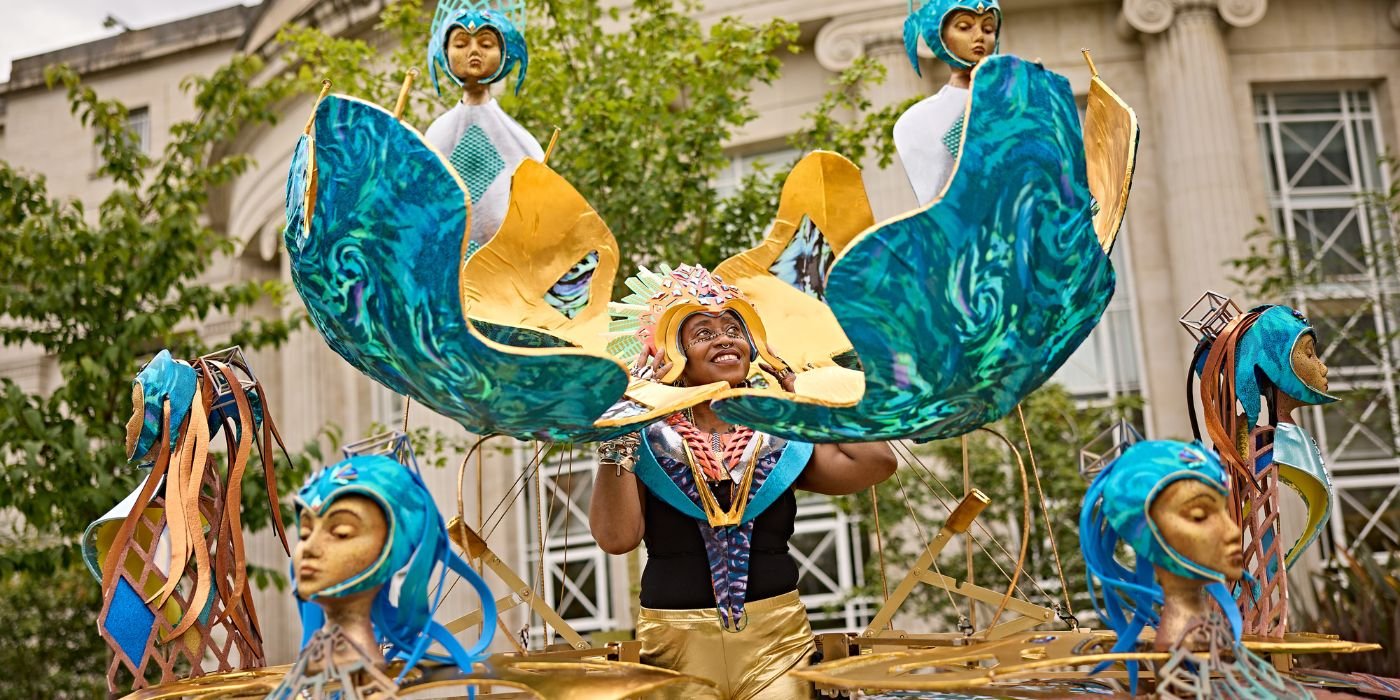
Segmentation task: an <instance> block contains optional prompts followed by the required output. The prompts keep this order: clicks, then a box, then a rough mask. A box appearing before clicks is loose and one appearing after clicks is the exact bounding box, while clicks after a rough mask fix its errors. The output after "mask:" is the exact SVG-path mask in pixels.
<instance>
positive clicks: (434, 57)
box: [428, 0, 530, 95]
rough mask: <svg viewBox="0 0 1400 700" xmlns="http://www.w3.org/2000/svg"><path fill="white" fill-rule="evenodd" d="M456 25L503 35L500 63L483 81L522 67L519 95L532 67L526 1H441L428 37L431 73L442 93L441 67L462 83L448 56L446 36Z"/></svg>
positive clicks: (501, 76)
mask: <svg viewBox="0 0 1400 700" xmlns="http://www.w3.org/2000/svg"><path fill="white" fill-rule="evenodd" d="M457 27H461V28H462V29H463V30H465V31H467V32H470V33H473V34H475V33H476V32H479V31H481V30H482V29H492V30H495V32H496V33H497V34H500V36H501V66H500V68H498V69H497V70H496V73H495V74H494V75H492V76H490V77H488V78H487V79H486V80H484V81H483V82H485V83H488V84H489V83H494V82H497V81H499V80H502V79H504V78H505V77H506V76H507V75H509V74H510V72H511V71H512V70H514V69H515V67H516V66H520V75H519V76H517V77H516V79H515V92H516V94H519V93H520V86H522V85H524V84H525V72H526V70H527V69H528V68H529V67H530V51H529V48H528V46H527V45H526V43H525V0H442V2H439V3H438V6H437V12H435V13H434V14H433V24H432V36H431V37H429V39H428V75H429V76H431V77H432V79H433V89H434V90H436V91H437V93H438V94H439V95H441V94H442V88H441V86H439V84H438V71H439V69H440V70H441V71H442V72H443V73H445V74H446V75H447V77H448V79H450V80H451V81H452V82H453V83H456V85H457V87H462V86H463V82H462V79H461V78H459V77H457V75H456V74H455V73H453V72H452V62H451V61H449V60H448V58H447V37H448V36H449V35H451V34H452V30H453V29H454V28H457Z"/></svg>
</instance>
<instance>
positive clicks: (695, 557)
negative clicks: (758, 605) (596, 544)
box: [639, 484, 797, 610]
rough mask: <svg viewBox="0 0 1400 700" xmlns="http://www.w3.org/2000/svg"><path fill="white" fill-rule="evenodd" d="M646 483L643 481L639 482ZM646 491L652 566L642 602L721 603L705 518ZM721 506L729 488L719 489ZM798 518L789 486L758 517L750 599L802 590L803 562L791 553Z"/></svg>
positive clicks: (657, 605) (688, 606)
mask: <svg viewBox="0 0 1400 700" xmlns="http://www.w3.org/2000/svg"><path fill="white" fill-rule="evenodd" d="M639 485H640V484H639ZM642 490H643V492H644V493H645V494H646V532H645V534H644V535H643V541H644V542H646V545H647V565H646V569H645V570H644V571H643V572H642V592H641V603H642V607H644V608H651V609H653V610H695V609H698V608H713V607H715V591H714V588H713V584H712V583H711V579H710V560H709V558H708V557H706V555H705V540H704V539H703V538H702V537H701V535H700V527H701V526H702V525H704V521H702V520H696V519H695V518H692V517H690V516H688V515H685V514H684V513H681V512H680V511H678V510H676V509H675V508H672V507H671V506H669V505H667V504H666V502H665V501H662V500H661V499H659V498H657V497H656V496H654V495H652V493H651V491H648V490H647V489H646V488H645V487H643V489H642ZM715 497H716V499H717V500H719V503H720V507H722V508H728V507H729V489H727V488H725V487H724V486H723V485H721V486H719V487H718V488H716V489H715ZM796 519H797V496H796V495H794V494H793V491H792V489H791V488H789V489H788V490H787V491H786V492H784V493H783V495H781V496H779V497H778V500H777V501H774V502H773V505H771V506H768V509H767V510H765V511H763V512H762V513H760V514H759V516H758V517H757V518H755V519H754V528H753V540H752V542H753V547H752V549H751V550H750V551H749V586H748V595H747V597H746V598H745V600H747V601H749V602H753V601H758V600H763V599H765V598H772V597H773V596H778V595H782V594H784V593H787V592H789V591H793V590H796V589H797V562H796V561H794V560H793V558H792V555H791V554H788V539H789V538H791V537H792V528H793V523H794V522H795V521H796Z"/></svg>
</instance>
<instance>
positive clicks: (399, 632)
mask: <svg viewBox="0 0 1400 700" xmlns="http://www.w3.org/2000/svg"><path fill="white" fill-rule="evenodd" d="M410 459H411V458H410ZM350 495H358V496H365V497H367V498H369V499H370V500H372V501H374V502H375V503H377V504H378V505H379V507H380V508H382V509H383V510H384V518H385V521H386V524H387V525H388V537H387V540H386V542H385V544H384V550H383V551H382V552H381V553H380V555H379V557H378V559H376V560H375V562H374V563H373V564H371V565H370V566H369V567H368V568H366V569H365V570H364V571H361V572H360V573H358V574H356V575H354V576H351V577H350V578H348V579H346V580H345V581H342V582H341V583H339V584H336V585H334V586H331V587H329V588H327V589H325V590H323V591H321V592H319V593H316V594H315V595H313V596H311V599H310V600H302V599H301V596H300V595H299V594H298V596H297V598H298V607H299V608H300V612H301V626H302V639H301V644H302V646H303V647H305V646H306V644H307V643H308V642H309V641H310V640H311V637H312V635H314V634H315V633H316V631H317V630H319V629H320V628H321V626H322V625H324V624H325V616H324V614H323V613H322V612H321V608H320V607H319V606H317V605H316V603H315V601H316V600H319V599H322V598H335V597H341V596H346V595H351V594H354V593H359V592H362V591H366V590H369V589H372V588H374V587H375V586H382V588H380V590H379V593H378V594H377V595H376V596H375V598H374V604H373V607H372V608H371V611H370V619H371V621H372V622H373V624H374V632H375V635H376V636H377V637H378V639H379V643H380V644H382V645H386V646H387V647H388V651H387V652H386V653H385V659H386V660H388V661H394V660H396V659H403V660H404V667H403V671H402V672H401V673H400V674H399V679H402V678H403V677H404V675H406V674H407V673H408V672H409V671H410V670H411V669H412V668H413V667H414V666H415V665H417V663H418V662H419V661H421V660H422V659H424V658H428V659H431V660H434V661H439V662H443V663H455V664H456V665H457V666H458V667H459V668H461V669H463V670H464V671H467V672H470V670H471V667H472V664H473V663H475V662H476V661H479V660H480V659H481V658H482V657H483V656H484V653H485V651H486V648H487V647H488V646H490V644H491V639H492V637H493V636H494V634H495V624H494V618H495V617H496V604H495V599H494V598H493V597H492V595H491V590H490V589H489V588H487V586H486V582H485V581H483V580H482V579H481V577H480V576H479V575H477V573H476V572H475V571H474V570H472V568H471V567H470V566H468V565H467V563H466V562H465V561H463V560H462V558H461V557H459V556H457V554H456V553H455V552H453V551H452V550H451V548H450V547H449V545H448V540H447V526H446V525H445V524H444V523H443V520H442V515H441V514H440V513H438V509H437V505H436V504H435V503H434V502H433V498H432V494H430V493H429V492H428V487H427V486H426V485H424V484H423V479H422V477H421V476H419V474H418V470H417V468H416V466H408V465H405V464H401V463H400V462H398V461H395V460H394V459H392V458H390V457H387V456H384V455H362V456H353V457H349V458H347V459H345V460H342V461H340V462H338V463H336V464H333V465H331V466H329V467H326V468H324V469H322V470H320V471H318V472H317V473H316V474H314V475H312V477H311V478H310V479H309V480H307V482H306V485H305V486H302V487H301V490H300V491H298V492H297V495H296V504H297V521H298V525H299V524H300V521H301V514H302V512H303V511H306V510H310V511H311V512H313V513H325V512H326V509H327V508H329V507H330V505H331V503H333V502H334V501H335V500H336V499H338V498H340V497H342V496H350ZM449 569H450V570H452V571H453V572H455V573H456V574H457V575H459V576H461V577H462V578H465V579H466V580H467V582H468V583H470V584H471V585H472V587H473V588H475V589H476V592H477V595H478V596H479V597H480V598H481V607H482V613H483V615H484V617H483V619H484V620H485V621H486V625H485V627H483V630H484V632H483V633H482V636H481V638H480V639H478V640H477V642H476V645H475V646H473V647H472V648H471V649H464V648H463V647H462V645H461V644H460V643H458V642H457V640H456V639H455V638H453V636H452V633H451V632H448V631H447V628H445V627H443V626H442V625H441V624H439V623H438V622H436V621H434V620H433V612H434V611H435V610H436V609H437V607H438V605H439V604H440V603H441V601H442V596H443V592H444V591H445V590H446V586H444V585H443V583H444V582H445V580H446V578H447V571H448V570H449ZM394 579H398V581H397V585H392V584H391V583H390V582H391V580H394ZM292 580H293V584H292V585H293V588H295V586H296V583H295V581H296V568H295V567H293V568H292ZM430 591H433V592H432V593H431V596H430ZM430 598H431V599H430ZM432 642H437V643H438V644H439V645H441V646H442V648H443V649H445V650H446V652H447V654H446V655H445V656H444V655H439V654H430V653H428V646H429V644H431V643H432Z"/></svg>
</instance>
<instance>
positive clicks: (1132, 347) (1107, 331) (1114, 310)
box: [1050, 227, 1142, 423]
mask: <svg viewBox="0 0 1400 700" xmlns="http://www.w3.org/2000/svg"><path fill="white" fill-rule="evenodd" d="M1125 229H1126V227H1125ZM1129 238H1130V236H1128V235H1127V231H1126V230H1124V231H1123V232H1122V233H1121V234H1120V235H1119V236H1118V242H1117V244H1116V245H1115V246H1114V248H1113V254H1112V256H1111V258H1112V260H1113V269H1114V270H1115V271H1116V272H1117V275H1118V278H1117V288H1116V289H1115V290H1114V292H1113V299H1112V301H1110V302H1109V303H1108V308H1106V309H1105V310H1104V313H1103V317H1102V318H1100V319H1099V324H1098V325H1097V326H1095V327H1094V330H1093V331H1091V332H1090V333H1089V337H1088V338H1086V339H1085V340H1084V343H1083V344H1081V345H1080V346H1079V349H1077V350H1075V351H1074V354H1073V355H1070V358H1069V360H1067V361H1066V362H1065V364H1064V366H1063V367H1061V368H1060V370H1059V371H1058V372H1056V373H1055V376H1054V377H1052V378H1051V380H1050V381H1052V382H1055V383H1057V384H1060V385H1061V386H1063V387H1065V390H1066V391H1068V392H1069V393H1070V395H1071V396H1073V397H1075V398H1076V399H1078V400H1080V401H1084V402H1088V403H1105V402H1109V403H1111V402H1113V401H1116V400H1117V399H1119V398H1121V397H1123V396H1130V395H1134V394H1138V393H1140V392H1141V391H1142V361H1141V357H1140V352H1141V349H1140V346H1139V343H1138V336H1139V332H1138V319H1137V311H1136V308H1137V305H1136V303H1135V302H1134V295H1133V284H1132V269H1131V267H1130V266H1129V265H1128V252H1127V250H1128V245H1129V243H1128V239H1129ZM1134 422H1135V423H1136V422H1137V420H1136V418H1134Z"/></svg>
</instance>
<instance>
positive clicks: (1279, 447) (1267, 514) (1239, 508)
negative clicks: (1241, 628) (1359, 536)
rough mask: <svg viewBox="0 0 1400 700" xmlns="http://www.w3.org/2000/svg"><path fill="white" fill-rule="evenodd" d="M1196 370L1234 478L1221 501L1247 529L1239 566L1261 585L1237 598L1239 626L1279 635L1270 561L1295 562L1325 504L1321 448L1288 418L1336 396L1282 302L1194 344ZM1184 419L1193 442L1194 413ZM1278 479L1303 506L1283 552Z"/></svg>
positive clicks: (1326, 511)
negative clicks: (1298, 527)
mask: <svg viewBox="0 0 1400 700" xmlns="http://www.w3.org/2000/svg"><path fill="white" fill-rule="evenodd" d="M1196 371H1199V372H1200V374H1201V387H1200V396H1201V404H1202V407H1203V409H1204V410H1203V412H1202V413H1203V417H1204V420H1205V429H1206V430H1205V432H1206V434H1207V435H1208V436H1209V437H1210V440H1211V442H1212V443H1213V444H1214V446H1215V449H1216V450H1217V451H1218V452H1219V453H1220V459H1221V461H1222V462H1223V463H1224V464H1225V465H1226V467H1227V468H1228V469H1230V471H1231V474H1232V476H1233V477H1234V481H1233V489H1232V493H1231V508H1232V512H1233V514H1234V516H1235V518H1236V520H1237V522H1240V523H1241V525H1242V526H1243V527H1244V528H1245V531H1246V533H1247V535H1248V536H1247V537H1246V542H1245V544H1246V550H1245V566H1246V568H1247V569H1248V570H1249V572H1250V573H1251V574H1252V575H1253V576H1254V577H1255V578H1257V579H1259V580H1260V582H1261V583H1262V584H1263V589H1262V594H1261V596H1260V597H1259V598H1258V599H1254V598H1251V597H1250V596H1241V598H1240V601H1239V603H1240V607H1241V608H1242V609H1243V610H1244V613H1245V628H1246V630H1247V631H1248V632H1250V633H1252V634H1263V635H1267V636H1275V637H1278V636H1282V635H1283V633H1284V632H1285V631H1286V630H1287V623H1288V593H1287V577H1286V576H1284V575H1282V574H1281V573H1280V566H1281V565H1282V566H1283V567H1285V568H1287V567H1291V566H1293V565H1294V564H1295V563H1296V562H1297V561H1298V558H1299V557H1300V556H1301V555H1302V553H1303V551H1304V550H1305V549H1307V547H1308V546H1309V545H1310V544H1312V542H1313V541H1315V540H1316V539H1317V537H1318V536H1319V535H1320V534H1321V533H1322V529H1323V528H1324V527H1325V526H1326V523H1327V519H1328V516H1329V515H1330V513H1331V506H1332V480H1331V477H1330V476H1329V474H1328V472H1327V468H1326V466H1325V464H1324V463H1323V460H1322V453H1321V451H1320V450H1319V449H1318V446H1317V442H1316V441H1315V440H1313V438H1312V436H1311V435H1309V434H1308V432H1307V431H1306V430H1305V429H1304V428H1302V427H1301V426H1299V425H1298V424H1297V423H1296V422H1295V419H1294V418H1293V412H1294V410H1296V409H1298V408H1299V407H1302V406H1321V405H1325V404H1329V403H1332V402H1333V401H1336V400H1337V399H1336V398H1335V397H1333V396H1331V395H1329V394H1328V393H1327V367H1326V365H1325V364H1324V363H1323V361H1322V359H1321V358H1320V357H1319V355H1318V350H1317V332H1316V331H1315V330H1314V329H1313V328H1312V326H1311V325H1309V323H1308V321H1307V319H1306V318H1304V317H1303V315H1302V314H1300V313H1298V312H1297V311H1295V310H1293V309H1291V308H1289V307H1286V306H1273V305H1264V306H1259V307H1256V308H1254V309H1251V310H1250V311H1249V312H1247V313H1245V314H1242V315H1240V316H1238V317H1236V318H1234V319H1232V320H1230V321H1229V323H1227V324H1226V325H1225V326H1224V328H1223V329H1221V330H1220V332H1219V333H1218V334H1214V335H1208V336H1207V337H1205V338H1204V339H1203V340H1202V341H1201V343H1200V344H1199V345H1198V346H1197V350H1196V361H1195V362H1193V375H1194V373H1195V372H1196ZM1191 378H1192V377H1188V388H1189V382H1190V379H1191ZM1261 408H1262V409H1266V410H1267V413H1266V414H1263V417H1264V418H1265V419H1266V423H1265V424H1264V425H1259V422H1260V418H1261ZM1191 418H1192V424H1193V425H1192V428H1193V430H1195V431H1196V433H1197V438H1198V439H1199V437H1200V433H1199V429H1198V428H1197V426H1196V425H1195V412H1194V410H1193V411H1192V416H1191ZM1280 482H1281V483H1282V484H1284V485H1287V486H1289V487H1290V488H1292V489H1294V490H1295V491H1297V492H1298V494H1299V496H1300V497H1301V498H1302V499H1303V503H1304V505H1305V506H1306V507H1307V510H1308V514H1307V523H1306V524H1305V525H1304V527H1303V530H1302V532H1301V533H1300V534H1299V535H1298V536H1297V537H1296V538H1295V539H1294V541H1293V542H1292V543H1291V544H1290V545H1289V546H1288V548H1287V549H1286V550H1284V549H1283V548H1282V547H1281V545H1282V544H1283V541H1282V540H1281V539H1280V538H1279V537H1278V534H1279V533H1278V528H1277V518H1278V514H1279V507H1280V504H1279V494H1278V488H1277V487H1278V484H1279V483H1280Z"/></svg>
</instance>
